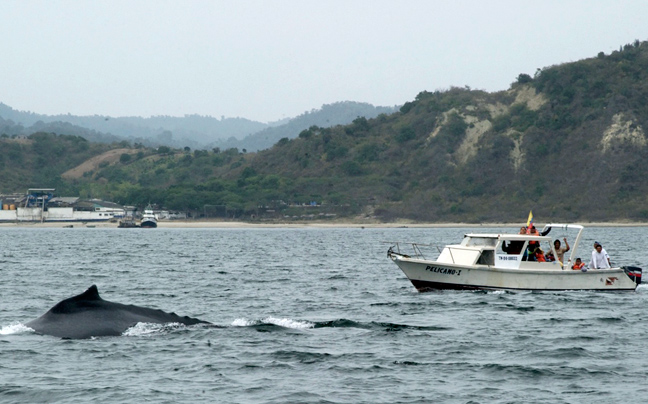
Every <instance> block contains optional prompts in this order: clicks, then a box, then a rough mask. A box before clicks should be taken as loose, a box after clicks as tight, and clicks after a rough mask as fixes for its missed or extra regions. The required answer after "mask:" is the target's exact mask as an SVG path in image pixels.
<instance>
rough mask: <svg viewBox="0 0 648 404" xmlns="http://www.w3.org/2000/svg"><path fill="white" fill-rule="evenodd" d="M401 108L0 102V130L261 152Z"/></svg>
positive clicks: (342, 104) (343, 104)
mask: <svg viewBox="0 0 648 404" xmlns="http://www.w3.org/2000/svg"><path fill="white" fill-rule="evenodd" d="M395 110H396V107H374V106H373V105H370V104H367V103H359V102H350V101H345V102H338V103H335V104H330V105H324V106H322V108H321V109H319V110H312V111H310V112H305V113H304V114H302V115H300V116H298V117H297V118H293V119H284V120H281V121H277V122H271V123H262V122H256V121H252V120H249V119H245V118H225V117H221V119H218V118H214V117H211V116H202V115H185V116H184V117H173V116H152V117H149V118H142V117H134V116H133V117H116V118H114V117H109V116H102V115H92V116H75V115H70V114H65V115H41V114H36V113H33V112H23V111H17V110H14V109H13V108H11V107H9V106H8V105H6V104H3V103H0V134H2V133H5V134H7V135H28V134H31V133H34V132H53V133H60V134H74V135H78V136H82V137H85V138H87V139H88V140H91V141H96V142H108V143H109V142H114V141H122V140H127V141H129V142H132V143H141V144H143V145H146V146H151V147H155V146H160V145H164V146H170V147H178V148H183V147H190V148H193V149H205V148H208V149H209V148H213V147H220V148H239V149H247V150H249V151H255V150H261V149H265V148H268V147H271V146H272V145H273V144H274V143H276V141H278V140H279V139H281V138H283V137H288V138H295V137H297V135H298V134H299V132H300V131H302V130H304V129H307V128H308V127H309V126H312V125H320V126H333V125H338V124H346V123H350V122H351V121H352V120H353V119H355V118H357V117H358V116H364V117H367V118H372V117H375V116H377V115H378V114H380V113H391V112H394V111H395ZM327 122H329V124H328V125H327ZM261 132H264V133H261Z"/></svg>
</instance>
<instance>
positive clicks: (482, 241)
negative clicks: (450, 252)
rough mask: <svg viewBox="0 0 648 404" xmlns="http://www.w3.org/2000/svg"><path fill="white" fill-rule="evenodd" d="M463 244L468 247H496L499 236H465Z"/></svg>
mask: <svg viewBox="0 0 648 404" xmlns="http://www.w3.org/2000/svg"><path fill="white" fill-rule="evenodd" d="M461 245H463V246H466V247H495V246H496V245H497V238H493V237H475V236H466V237H464V239H463V241H462V242H461Z"/></svg>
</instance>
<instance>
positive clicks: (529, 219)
mask: <svg viewBox="0 0 648 404" xmlns="http://www.w3.org/2000/svg"><path fill="white" fill-rule="evenodd" d="M531 226H533V211H531V210H530V211H529V218H528V219H527V234H529V233H531Z"/></svg>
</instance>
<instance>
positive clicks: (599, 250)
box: [589, 241, 612, 269]
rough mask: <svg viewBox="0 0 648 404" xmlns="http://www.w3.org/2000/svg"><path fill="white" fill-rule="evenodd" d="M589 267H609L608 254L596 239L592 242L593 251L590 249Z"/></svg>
mask: <svg viewBox="0 0 648 404" xmlns="http://www.w3.org/2000/svg"><path fill="white" fill-rule="evenodd" d="M589 267H590V269H605V268H611V267H612V265H611V264H610V256H609V255H608V253H607V251H605V249H604V248H603V246H602V245H601V243H599V242H598V241H595V242H594V251H592V262H590V265H589Z"/></svg>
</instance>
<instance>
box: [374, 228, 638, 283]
mask: <svg viewBox="0 0 648 404" xmlns="http://www.w3.org/2000/svg"><path fill="white" fill-rule="evenodd" d="M549 227H551V228H552V229H556V228H563V229H564V230H565V231H567V230H577V231H578V235H577V236H576V238H575V241H574V243H573V245H572V248H571V249H570V251H568V252H567V253H565V257H564V258H565V260H566V262H565V263H564V264H563V263H561V262H560V261H545V262H539V261H532V259H533V258H531V257H532V254H530V253H529V249H528V246H529V242H532V241H537V242H539V245H540V248H541V249H542V251H544V252H546V253H548V252H551V253H553V256H554V257H557V256H558V255H557V254H556V251H555V249H554V246H553V243H552V238H551V237H548V236H539V235H527V234H466V235H464V239H463V240H462V241H461V244H455V245H447V246H445V247H444V248H443V250H442V251H441V253H440V254H439V256H438V258H437V259H436V260H431V259H427V258H425V257H424V256H423V253H422V247H423V246H424V245H423V244H416V243H408V244H411V245H412V247H413V253H412V254H411V255H408V254H405V253H404V252H401V250H400V244H402V243H395V245H393V246H392V247H390V248H389V251H388V252H387V256H388V257H389V258H391V259H392V261H394V262H395V263H396V265H398V267H399V268H400V269H401V270H402V271H403V272H404V273H405V275H406V276H407V278H408V279H409V280H410V282H412V284H413V285H414V287H416V289H417V290H419V291H421V292H423V291H428V290H437V289H485V290H531V291H552V290H553V291H556V290H596V291H634V290H635V289H636V288H637V286H638V285H639V284H640V283H641V273H642V269H641V268H639V267H633V266H628V267H616V268H609V269H586V270H572V262H573V257H576V254H575V253H576V250H577V248H578V244H579V243H580V241H581V236H582V233H583V226H580V225H575V224H547V225H546V226H545V229H548V228H549ZM543 233H544V231H543ZM510 242H513V243H514V244H515V245H516V246H517V247H518V248H516V251H514V252H513V253H511V251H510V249H509V248H507V246H510ZM503 246H505V247H504V248H503ZM505 249H506V250H509V252H508V253H507V252H505V251H504V250H505ZM567 254H569V256H567ZM585 261H589V260H585Z"/></svg>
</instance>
